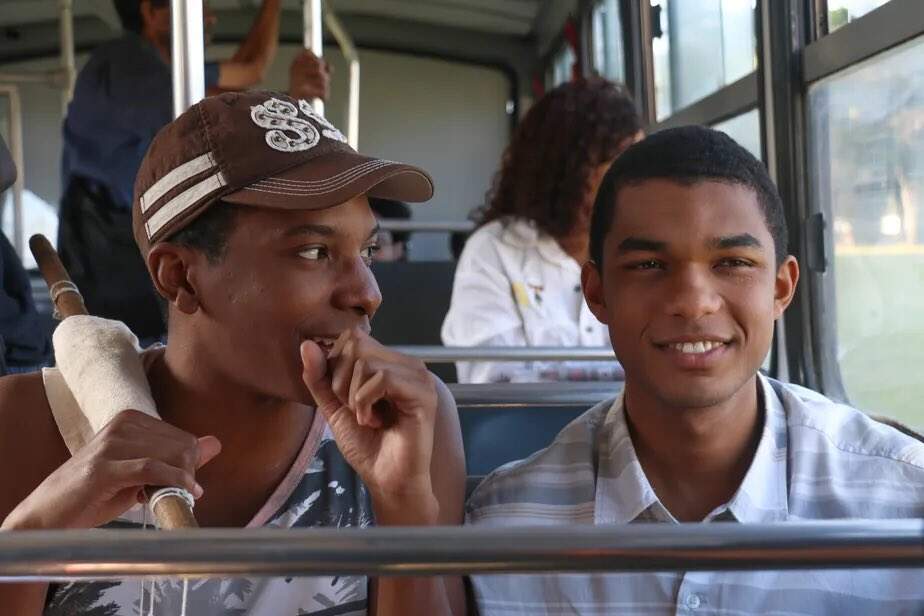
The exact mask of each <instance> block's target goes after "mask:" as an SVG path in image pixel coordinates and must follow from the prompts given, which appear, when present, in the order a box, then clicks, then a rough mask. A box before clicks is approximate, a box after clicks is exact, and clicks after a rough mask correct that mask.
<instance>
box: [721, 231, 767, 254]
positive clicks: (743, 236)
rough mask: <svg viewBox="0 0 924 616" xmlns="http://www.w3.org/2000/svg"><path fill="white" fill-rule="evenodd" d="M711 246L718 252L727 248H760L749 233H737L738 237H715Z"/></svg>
mask: <svg viewBox="0 0 924 616" xmlns="http://www.w3.org/2000/svg"><path fill="white" fill-rule="evenodd" d="M712 246H713V247H714V248H718V249H719V250H725V249H728V248H760V247H761V246H762V244H761V243H760V240H759V239H757V238H756V237H754V236H753V235H751V234H750V233H739V234H738V235H726V236H724V237H717V238H715V239H714V240H712Z"/></svg>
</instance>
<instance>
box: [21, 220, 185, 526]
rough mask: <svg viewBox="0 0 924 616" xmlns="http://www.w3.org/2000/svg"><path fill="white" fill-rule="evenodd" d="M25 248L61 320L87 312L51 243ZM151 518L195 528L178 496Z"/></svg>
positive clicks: (42, 240)
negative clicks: (31, 256)
mask: <svg viewBox="0 0 924 616" xmlns="http://www.w3.org/2000/svg"><path fill="white" fill-rule="evenodd" d="M29 249H30V250H32V255H33V256H34V257H35V262H36V264H38V268H39V271H40V272H41V273H42V277H43V278H45V283H46V284H47V285H48V290H49V292H50V293H51V300H52V302H54V305H55V309H56V310H57V311H58V314H59V315H60V317H61V319H66V318H67V317H71V316H74V315H81V314H87V307H86V305H84V303H83V296H82V295H80V291H79V290H78V289H77V286H76V285H75V284H74V283H73V281H72V280H71V277H70V276H69V275H68V273H67V270H66V269H65V268H64V264H63V263H61V259H60V258H58V253H57V251H55V249H54V247H53V246H52V245H51V242H49V241H48V238H46V237H45V236H44V235H41V234H36V235H33V236H32V237H31V238H29ZM157 490H158V488H157V487H153V486H146V487H145V488H144V491H145V494H146V495H147V497H148V498H149V499H150V498H151V497H152V496H153V495H154V493H155V492H156V491H157ZM153 513H154V517H155V519H156V520H157V525H158V527H159V528H162V529H165V530H173V529H177V528H197V527H198V526H199V524H198V523H197V522H196V517H195V516H194V515H193V512H192V509H191V508H190V506H189V503H187V502H186V501H185V500H184V499H183V498H182V497H181V496H176V495H167V496H164V497H163V498H160V499H158V501H157V503H156V505H155V507H154V512H153Z"/></svg>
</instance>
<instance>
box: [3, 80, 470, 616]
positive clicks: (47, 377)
mask: <svg viewBox="0 0 924 616" xmlns="http://www.w3.org/2000/svg"><path fill="white" fill-rule="evenodd" d="M344 141H345V140H344V139H343V136H342V135H341V134H340V132H339V131H338V130H337V129H336V128H334V127H333V126H331V125H330V124H329V123H328V122H327V121H326V120H324V119H323V118H321V117H319V116H317V115H316V114H314V113H313V111H312V109H311V107H310V105H309V104H308V103H307V102H306V101H300V100H294V99H291V98H288V97H286V96H283V95H279V94H272V93H266V92H250V93H241V94H224V95H221V96H219V97H214V98H210V99H206V100H205V101H203V102H201V103H199V104H197V105H195V106H194V107H193V108H192V109H190V110H189V111H187V112H186V113H185V114H183V115H182V116H180V117H179V118H178V119H177V120H175V121H174V122H172V123H171V124H169V125H168V126H167V127H165V128H164V129H163V130H162V131H161V132H160V133H159V134H158V136H157V137H156V138H155V140H154V142H153V143H152V145H151V148H150V149H149V151H148V153H147V156H146V157H145V160H144V163H143V164H142V167H141V171H140V172H139V175H138V180H137V183H136V187H135V200H134V212H133V221H134V233H135V239H136V241H137V243H138V245H139V247H140V249H141V252H142V254H143V255H144V257H145V260H146V262H147V265H148V268H149V270H150V273H151V276H152V279H153V281H154V284H155V286H156V287H157V290H158V292H159V293H160V294H161V295H162V296H163V297H164V298H165V299H166V300H167V303H168V305H169V337H168V343H167V345H166V346H165V347H163V348H158V349H149V350H148V351H146V352H145V353H144V354H143V363H144V365H145V372H146V375H147V379H148V381H149V382H150V387H151V392H152V394H153V398H154V401H155V402H156V405H157V409H158V411H159V413H160V415H161V417H162V418H163V420H164V421H158V420H156V419H152V418H151V417H149V416H147V415H143V414H141V413H138V412H132V411H129V412H125V413H121V414H120V415H118V416H117V417H116V418H115V419H114V420H112V421H111V422H110V423H109V424H108V425H106V427H104V428H103V429H102V430H101V431H100V432H99V433H98V434H97V435H96V436H95V437H93V438H92V439H90V440H89V442H87V443H86V444H85V445H83V446H82V447H79V448H78V447H77V446H76V445H77V444H75V443H74V442H72V441H73V438H72V437H69V436H68V434H69V433H68V432H67V431H66V430H63V429H62V419H61V418H62V417H63V416H66V415H67V414H68V413H71V412H74V410H73V409H68V408H67V405H68V402H67V396H63V397H62V395H61V391H60V387H61V380H60V378H56V377H55V373H53V372H50V371H49V372H46V373H45V374H44V375H43V376H44V379H43V378H42V377H40V376H39V375H30V376H21V377H15V378H8V379H4V380H0V485H2V486H4V488H5V489H4V490H3V491H2V493H0V517H5V520H4V522H3V528H4V529H29V528H92V527H97V526H103V525H106V524H108V523H113V522H114V523H116V524H119V525H125V524H129V525H143V524H144V523H145V522H146V520H147V518H146V515H145V513H146V508H139V507H135V508H132V505H133V504H134V503H135V500H136V498H137V495H138V493H139V489H140V488H141V487H142V486H144V485H176V486H179V487H182V488H186V489H187V490H189V491H190V492H191V493H192V494H193V495H195V497H196V498H197V499H198V500H197V503H196V508H195V512H196V516H197V518H198V520H199V522H200V524H201V525H202V526H227V527H242V526H251V527H252V526H273V527H282V528H285V527H305V526H334V527H347V526H367V525H370V524H373V523H374V524H376V525H431V524H457V523H459V522H460V521H461V513H462V499H463V494H464V462H463V457H462V445H461V437H460V434H459V427H458V418H457V416H456V413H455V407H454V404H453V402H452V399H451V397H450V395H449V394H448V391H447V390H446V388H445V386H444V385H443V384H442V383H440V382H439V381H437V380H436V379H435V377H433V376H432V375H431V374H430V373H429V372H427V371H426V369H425V367H424V366H423V364H421V363H420V362H418V361H416V360H414V359H410V358H407V357H404V356H402V355H399V354H397V353H394V352H392V351H390V350H389V349H387V348H385V347H383V346H382V345H380V344H378V343H377V342H376V341H375V340H374V339H373V338H372V337H371V336H370V335H369V319H370V317H371V316H372V315H373V314H374V312H375V310H376V308H377V307H378V305H379V303H380V301H381V297H380V295H379V292H378V288H377V286H376V284H375V280H374V278H373V277H372V274H371V272H370V270H369V264H370V262H371V258H372V255H373V253H374V251H375V241H376V235H377V225H376V223H375V218H374V216H373V214H372V212H371V210H370V208H369V205H368V201H367V195H368V196H373V197H384V198H392V199H400V200H403V201H410V202H419V201H426V200H427V199H429V198H430V197H431V196H432V190H433V188H432V183H431V180H430V178H429V176H428V175H427V174H426V173H424V172H423V171H421V170H419V169H417V168H415V167H411V166H409V165H403V164H400V163H394V162H391V161H386V160H378V159H372V158H368V157H364V156H361V155H359V154H357V153H356V152H355V151H353V150H352V149H351V148H350V147H349V146H348V145H346V143H344ZM68 385H69V386H70V387H71V388H73V387H75V386H87V385H86V384H74V383H69V384H68ZM313 407H316V408H317V410H315V409H314V408H313ZM77 412H79V410H78V411H77ZM62 435H64V438H62ZM69 448H70V449H71V450H76V451H75V453H74V454H73V456H70V455H69V453H68V449H69ZM375 582H376V583H374V584H372V586H371V587H370V588H371V590H368V591H367V583H366V580H365V579H364V578H347V577H340V578H312V579H302V580H282V579H276V580H249V579H244V580H215V581H209V582H205V583H202V584H200V585H193V586H190V588H189V589H188V594H187V596H186V598H185V599H184V597H183V591H182V588H181V586H179V585H178V584H171V583H169V582H163V583H157V584H155V585H154V587H152V586H151V585H150V584H141V583H139V582H137V581H124V582H118V583H91V584H68V585H64V586H56V587H53V588H52V589H51V592H50V593H49V592H47V590H46V587H45V586H40V585H17V586H7V587H3V586H2V585H0V605H3V606H4V608H5V609H13V611H12V612H10V613H16V614H22V615H28V614H39V613H42V605H43V604H45V601H46V594H47V601H48V606H49V608H48V609H49V613H61V612H54V608H55V607H58V608H61V609H62V610H64V612H63V613H68V614H72V613H75V612H73V611H72V610H71V611H68V609H69V608H73V606H75V605H80V606H81V608H80V609H82V610H84V611H83V612H81V611H78V612H76V613H77V614H82V613H87V614H89V613H97V612H94V611H93V610H94V609H96V610H108V611H105V613H112V614H134V613H136V612H137V610H139V609H140V610H142V612H143V613H145V614H146V613H148V610H154V611H153V613H156V614H161V613H163V614H172V613H180V612H179V611H178V608H179V606H180V604H181V603H183V602H185V603H186V609H187V612H188V613H192V614H197V615H200V614H202V615H205V616H209V615H211V614H226V613H232V611H233V613H236V614H238V613H239V614H247V615H248V616H264V615H267V616H269V615H272V616H276V615H278V614H366V613H375V614H379V615H381V614H413V613H420V614H428V615H429V614H448V613H451V608H455V609H456V610H458V607H459V603H460V599H461V597H460V596H459V595H460V591H461V588H460V586H458V585H450V583H449V582H447V583H446V584H447V586H444V582H443V581H442V580H439V579H437V578H432V579H397V578H394V579H381V580H375ZM447 591H448V592H447ZM367 597H368V600H367ZM69 603H70V605H69ZM84 606H86V607H84ZM171 610H173V611H171ZM457 613H458V612H457Z"/></svg>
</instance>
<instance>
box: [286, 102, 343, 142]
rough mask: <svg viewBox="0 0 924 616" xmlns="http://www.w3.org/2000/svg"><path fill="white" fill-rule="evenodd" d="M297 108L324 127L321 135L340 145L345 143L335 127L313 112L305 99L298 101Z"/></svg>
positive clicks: (341, 134)
mask: <svg viewBox="0 0 924 616" xmlns="http://www.w3.org/2000/svg"><path fill="white" fill-rule="evenodd" d="M298 107H299V109H301V110H302V113H304V114H305V115H306V116H308V117H309V118H311V119H312V120H314V121H315V122H317V123H318V124H320V125H321V126H323V127H324V130H322V131H321V134H322V135H324V136H325V137H327V138H328V139H335V140H337V141H339V142H341V143H346V142H347V138H346V137H344V136H343V133H341V132H340V130H339V129H338V128H337V127H336V126H334V125H333V124H331V123H330V122H328V121H327V118H325V117H324V116H322V115H321V114H319V113H318V112H317V111H315V110H314V108H313V107H312V106H311V103H309V102H308V101H306V100H305V99H299V101H298Z"/></svg>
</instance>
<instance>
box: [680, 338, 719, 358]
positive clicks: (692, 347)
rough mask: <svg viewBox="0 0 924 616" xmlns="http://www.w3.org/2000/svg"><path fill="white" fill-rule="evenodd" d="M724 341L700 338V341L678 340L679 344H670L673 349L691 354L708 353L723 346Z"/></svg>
mask: <svg viewBox="0 0 924 616" xmlns="http://www.w3.org/2000/svg"><path fill="white" fill-rule="evenodd" d="M723 344H724V342H713V341H711V340H700V341H698V342H678V343H677V344H672V345H670V346H671V348H672V349H674V350H677V351H680V352H681V353H688V354H691V355H695V354H701V353H708V352H709V351H711V350H712V349H717V348H719V347H720V346H722V345H723Z"/></svg>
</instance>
